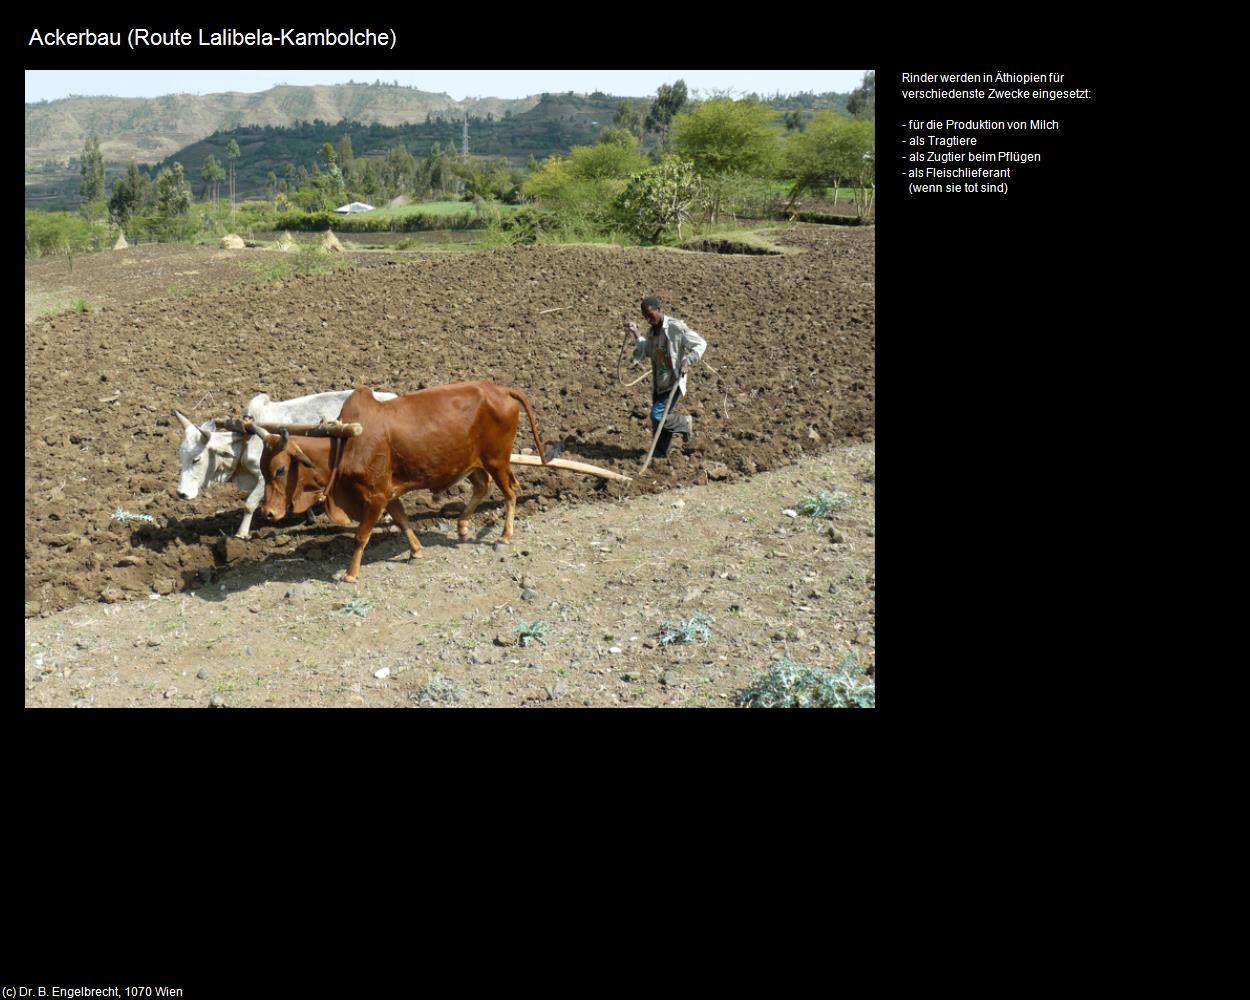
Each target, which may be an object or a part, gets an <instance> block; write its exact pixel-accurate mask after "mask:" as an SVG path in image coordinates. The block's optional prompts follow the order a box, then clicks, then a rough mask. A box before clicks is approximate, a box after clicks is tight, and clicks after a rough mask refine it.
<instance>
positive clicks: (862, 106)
mask: <svg viewBox="0 0 1250 1000" xmlns="http://www.w3.org/2000/svg"><path fill="white" fill-rule="evenodd" d="M846 110H847V111H849V112H850V113H851V114H852V115H854V116H855V117H856V118H867V119H868V120H869V121H876V120H877V71H876V70H875V69H870V70H868V72H866V73H865V74H864V82H863V83H861V84H860V85H859V87H858V88H856V89H855V90H853V91H851V96H850V97H849V98H848V99H847V102H846Z"/></svg>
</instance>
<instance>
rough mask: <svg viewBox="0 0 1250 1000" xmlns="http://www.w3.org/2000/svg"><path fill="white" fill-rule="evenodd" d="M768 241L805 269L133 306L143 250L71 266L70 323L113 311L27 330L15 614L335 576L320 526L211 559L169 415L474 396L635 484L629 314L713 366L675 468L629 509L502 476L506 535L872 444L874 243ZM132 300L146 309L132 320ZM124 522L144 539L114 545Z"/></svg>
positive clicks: (500, 277) (208, 294)
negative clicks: (365, 399) (514, 488)
mask: <svg viewBox="0 0 1250 1000" xmlns="http://www.w3.org/2000/svg"><path fill="white" fill-rule="evenodd" d="M777 241H778V243H780V244H782V245H789V246H791V247H794V248H795V249H798V250H801V251H802V252H800V253H795V254H791V255H786V256H773V257H759V256H751V257H738V256H725V255H717V254H695V253H682V252H673V251H664V250H642V249H619V248H610V247H604V248H597V247H536V248H526V249H508V250H495V251H489V252H484V253H479V254H471V255H455V256H444V257H433V258H420V259H411V258H409V259H405V260H404V261H402V262H400V261H396V260H395V259H394V258H390V259H389V260H387V261H386V262H384V263H383V262H379V261H378V258H372V259H371V264H372V265H374V266H369V267H366V268H363V269H357V270H355V271H350V272H339V273H335V274H329V275H320V276H314V277H309V278H304V279H298V280H293V281H286V282H270V283H256V279H255V276H254V275H251V272H249V271H247V270H246V269H244V268H240V266H239V264H238V262H237V260H236V258H234V257H230V256H223V255H222V253H223V252H222V251H218V250H213V249H203V250H196V251H186V253H188V254H199V255H200V259H198V260H190V261H185V260H184V261H182V262H181V263H180V264H168V263H167V264H164V265H162V266H168V267H171V268H176V269H178V270H181V271H182V272H188V271H193V272H196V274H184V275H183V276H184V277H185V278H187V279H188V280H189V281H193V283H192V284H189V285H188V286H187V287H186V288H179V289H178V290H177V291H176V292H170V291H169V290H167V289H166V288H165V286H163V285H152V284H151V283H150V282H149V283H148V284H144V281H145V276H144V275H143V272H144V270H145V269H147V268H148V266H147V265H145V264H144V263H143V261H144V258H143V256H142V253H143V250H145V249H146V248H141V249H140V252H139V253H138V254H135V255H133V256H131V257H129V258H127V257H126V253H127V251H121V252H118V253H115V254H102V255H97V257H95V258H92V260H91V261H90V263H89V264H87V265H81V266H79V265H76V271H77V273H76V274H75V275H74V279H75V282H76V283H78V284H77V287H78V288H82V287H84V286H83V284H82V283H83V282H90V281H95V280H98V281H99V282H100V291H101V294H100V296H99V298H98V299H93V298H92V297H91V296H90V295H88V296H87V298H88V301H89V302H90V301H105V302H107V303H111V304H110V305H108V306H106V308H104V309H103V310H102V311H98V312H91V313H86V314H78V313H73V314H65V315H62V316H59V317H56V318H52V319H37V320H34V321H31V322H28V323H27V325H26V330H25V338H26V344H25V346H26V369H25V383H26V384H25V407H26V410H25V418H26V430H25V434H26V439H25V445H26V483H25V503H26V526H25V543H26V595H25V596H26V614H27V616H28V617H29V616H31V615H38V614H46V613H48V612H50V611H54V610H58V609H62V608H66V607H69V606H71V605H74V604H77V603H79V602H82V601H94V600H97V599H100V598H103V599H105V600H107V601H117V600H125V599H130V598H135V597H141V596H145V595H147V594H148V593H150V592H152V591H154V590H155V591H157V592H165V593H168V592H171V591H172V592H176V591H180V590H184V589H187V588H189V587H195V586H199V585H200V584H201V583H202V582H203V581H204V579H206V578H210V577H212V575H213V574H214V573H215V572H218V571H219V570H220V569H221V567H223V566H224V565H226V564H227V563H230V562H238V561H240V560H246V561H247V562H248V563H256V562H263V561H264V560H265V559H267V558H269V557H270V556H275V555H279V554H281V553H284V552H289V551H291V546H292V545H298V546H300V547H301V551H303V552H305V553H306V554H307V556H308V557H310V558H313V559H328V560H329V561H328V562H327V563H326V573H325V576H326V578H327V579H328V578H329V575H330V573H331V572H332V571H333V569H337V568H341V566H342V564H343V563H344V562H345V558H344V553H345V552H346V551H350V547H351V545H350V541H349V537H350V536H349V533H348V532H346V531H345V530H344V529H338V528H334V527H332V526H330V525H328V523H327V522H325V521H324V520H323V521H322V522H320V523H319V524H316V525H312V526H304V525H301V524H295V523H294V522H293V521H292V522H291V523H288V524H284V525H283V526H282V527H281V528H280V529H278V528H275V527H273V526H272V525H269V524H267V523H265V522H264V521H263V520H261V519H259V517H258V520H257V522H256V523H255V524H254V528H255V529H258V530H254V531H253V536H252V538H251V539H250V540H248V541H247V542H239V541H236V540H229V539H228V538H227V536H230V535H232V534H233V532H234V530H235V529H236V528H237V527H238V522H239V519H240V516H241V505H242V494H240V493H239V492H238V491H237V490H234V489H233V487H218V488H217V489H216V490H215V491H210V493H209V494H208V495H207V496H204V495H202V496H200V497H199V498H197V499H196V500H193V501H185V502H184V501H180V500H178V499H177V498H176V497H175V496H174V495H173V489H174V487H175V486H176V484H177V478H178V454H177V451H178V440H179V437H180V428H178V425H177V423H176V421H175V419H174V417H173V414H172V410H173V408H174V407H175V406H177V407H179V408H180V409H182V410H183V411H184V412H186V413H188V414H189V415H191V416H192V417H193V418H194V419H196V420H203V419H205V418H206V417H208V416H220V415H224V414H227V413H238V412H240V411H241V410H242V408H243V406H244V405H245V403H246V402H247V400H248V399H249V398H250V397H251V396H252V395H253V394H255V393H256V392H261V391H265V392H268V393H270V394H271V395H272V396H273V397H274V398H275V399H282V398H287V397H290V396H296V395H302V394H304V393H309V392H317V391H322V390H327V389H336V388H346V387H349V386H351V385H354V384H356V383H362V382H363V383H365V384H367V385H370V386H372V387H374V388H381V389H389V390H391V391H396V392H403V391H409V390H413V389H418V388H422V387H424V386H429V385H436V384H441V383H445V382H451V381H456V380H459V379H479V378H484V379H490V380H493V381H496V382H500V383H502V384H507V385H512V386H515V387H517V388H520V389H522V390H523V391H524V392H526V393H527V395H528V396H529V398H530V399H531V401H532V402H533V404H534V409H535V412H536V414H537V417H538V422H539V430H540V432H541V434H542V436H543V438H544V440H547V441H553V440H556V439H563V440H564V441H565V442H566V445H567V451H566V457H574V458H582V459H585V460H586V461H590V462H594V463H596V464H600V465H605V466H607V467H609V468H612V469H614V470H616V471H619V472H623V473H626V474H632V473H633V472H634V470H635V469H636V468H637V466H638V464H639V462H640V461H641V458H642V455H643V454H644V453H645V449H646V445H647V443H648V435H647V428H648V424H647V420H646V412H647V404H648V403H649V397H648V387H647V383H646V382H645V381H644V382H643V383H641V384H640V385H638V386H635V387H633V388H631V389H625V388H622V387H621V386H620V385H618V384H617V376H616V357H617V354H618V351H619V349H620V344H621V339H622V333H621V326H622V324H623V323H624V322H625V321H627V320H631V319H635V316H636V312H637V303H638V301H639V300H640V299H641V298H642V296H644V295H648V294H653V295H657V296H659V297H660V299H661V300H662V301H663V303H664V305H665V308H666V311H668V312H670V313H672V314H673V315H676V316H679V317H681V318H682V319H684V320H686V321H687V322H688V323H689V324H690V325H691V326H692V327H693V328H694V329H695V330H697V331H698V332H699V333H701V334H702V335H703V336H704V337H706V338H707V340H708V342H709V348H708V351H707V354H706V356H705V357H706V360H707V361H708V362H709V363H710V365H711V366H712V367H713V368H715V369H716V373H717V374H713V373H712V372H711V371H710V370H709V369H708V368H707V367H701V368H697V369H696V370H695V372H694V374H693V375H692V377H691V380H692V385H691V396H690V405H689V408H688V412H690V413H691V414H692V415H693V416H694V418H695V425H696V435H695V438H694V440H692V442H691V444H690V449H689V451H688V452H687V453H686V454H684V455H677V457H676V458H675V459H674V460H673V461H672V462H671V463H670V464H669V466H668V467H667V468H660V469H658V470H657V471H658V474H657V475H656V476H655V477H653V478H650V479H648V480H643V481H639V480H636V481H635V482H634V483H633V484H631V485H630V486H629V487H620V486H618V485H615V484H614V485H612V486H604V485H602V484H601V483H600V482H599V481H597V480H592V479H586V478H582V477H575V476H572V475H567V474H559V473H544V472H540V471H538V470H533V469H528V468H527V469H524V470H521V471H519V472H518V476H519V478H520V479H521V483H522V494H521V500H522V502H521V505H520V507H519V509H518V515H519V518H522V519H523V518H524V517H525V516H526V514H527V512H528V513H532V512H534V511H535V510H536V509H546V508H548V507H555V506H557V505H566V504H567V505H572V504H577V503H581V502H586V501H593V500H596V499H598V498H601V497H615V496H621V495H628V494H631V493H639V492H656V491H659V490H663V489H666V488H669V487H671V486H677V485H690V484H695V483H704V482H705V481H706V478H707V475H708V473H709V472H711V473H712V474H713V475H717V474H723V475H725V476H727V478H728V479H730V480H734V479H737V478H740V477H742V476H745V475H751V474H754V473H756V472H760V471H764V470H767V469H772V468H776V467H778V466H779V465H783V464H786V463H788V462H790V461H793V460H795V459H797V458H799V457H801V456H803V455H804V454H810V453H812V452H819V451H823V450H825V449H827V448H828V447H829V446H831V445H833V444H845V443H853V442H856V441H864V440H872V437H873V427H874V399H873V396H874V392H875V362H874V353H875V320H874V304H873V303H874V288H873V282H874V261H873V254H874V232H873V230H872V229H871V228H867V229H849V230H843V229H840V228H836V227H819V226H797V227H794V228H793V229H792V230H791V231H790V232H789V233H788V234H787V235H785V236H781V237H779V238H778V240H777ZM262 252H263V251H235V252H232V253H234V254H236V255H237V258H238V259H243V258H245V257H246V256H247V255H249V254H251V255H253V256H254V255H255V254H258V253H262ZM153 256H154V257H155V256H156V255H153ZM127 261H131V262H132V263H127ZM134 261H139V263H138V264H135V263H133V262H134ZM197 265H198V266H197ZM41 266H43V265H35V267H34V268H28V272H27V296H28V300H29V298H30V296H31V294H32V287H33V288H35V290H36V291H35V293H36V294H48V295H50V296H51V295H53V294H54V289H53V288H52V283H53V282H54V281H56V280H58V279H57V278H56V276H55V274H54V272H51V271H49V275H48V277H47V278H44V277H43V276H42V275H41V274H40V273H39V271H38V268H39V267H41ZM152 266H155V265H152ZM89 274H90V275H95V277H88V276H87V275H89ZM130 275H136V277H134V278H133V279H131V278H130V277H129V276H130ZM240 281H242V282H243V283H242V284H240V283H239V282H240ZM128 282H133V284H134V286H135V289H134V290H133V291H128V290H127V289H128ZM41 283H42V284H41ZM145 289H149V290H151V291H152V292H153V293H154V294H156V295H160V296H163V297H160V298H151V299H149V300H148V301H140V300H141V299H144V298H147V297H148V296H147V295H146V294H145ZM171 294H173V295H176V297H170V296H171ZM546 310H551V311H546ZM639 373H640V370H638V369H634V370H632V371H630V373H629V375H628V377H630V378H632V377H634V376H635V375H637V374H639ZM110 397H112V398H110ZM101 400H106V401H104V402H101ZM526 439H528V434H527V435H526ZM525 443H526V441H522V440H520V439H518V447H521V446H523V445H524V444H525ZM719 466H724V467H725V470H727V472H726V471H723V470H720V469H719V468H718V467H719ZM499 500H500V498H499V496H498V493H497V491H495V490H494V489H493V487H492V493H491V495H490V498H489V500H488V501H487V502H486V503H485V504H484V505H483V507H482V508H481V509H480V511H479V513H478V515H477V517H476V524H475V530H476V529H479V528H481V527H482V526H484V525H485V524H487V523H489V522H490V521H491V520H492V519H494V518H497V517H499V516H500V514H501V512H502V505H501V503H500V502H499ZM406 507H407V508H408V510H409V512H410V514H411V515H412V517H413V519H414V527H415V528H416V529H417V532H418V534H424V533H426V532H430V531H436V530H438V528H437V522H438V520H439V512H438V509H437V508H436V507H433V506H431V505H430V503H429V495H428V494H426V493H421V494H412V495H410V496H409V497H408V498H407V499H406ZM119 509H121V510H125V511H129V512H132V513H143V514H147V515H150V516H152V517H154V518H155V519H156V522H157V523H156V524H155V525H153V526H146V525H138V524H136V523H120V522H118V521H116V520H114V519H113V517H112V515H113V512H114V511H116V510H119ZM493 530H494V531H496V532H497V530H498V528H497V527H495V528H494V529H493ZM487 537H493V536H492V535H490V534H488V535H487ZM310 542H312V543H314V544H311V545H310V544H309V543H310ZM369 568H370V567H369V563H368V560H367V559H366V564H365V572H366V573H368V572H369Z"/></svg>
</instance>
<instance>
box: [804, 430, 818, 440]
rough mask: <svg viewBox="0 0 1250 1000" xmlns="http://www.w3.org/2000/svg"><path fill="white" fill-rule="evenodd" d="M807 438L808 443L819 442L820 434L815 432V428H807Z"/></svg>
mask: <svg viewBox="0 0 1250 1000" xmlns="http://www.w3.org/2000/svg"><path fill="white" fill-rule="evenodd" d="M807 437H808V440H809V441H819V440H820V434H819V433H817V431H816V428H815V427H809V428H808V429H807Z"/></svg>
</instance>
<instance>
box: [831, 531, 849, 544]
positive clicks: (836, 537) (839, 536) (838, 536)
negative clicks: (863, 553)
mask: <svg viewBox="0 0 1250 1000" xmlns="http://www.w3.org/2000/svg"><path fill="white" fill-rule="evenodd" d="M829 541H831V542H833V543H834V544H835V545H837V544H838V543H840V542H845V541H846V535H844V534H843V533H842V532H840V531H839V530H838V529H837V528H833V527H831V528H830V529H829Z"/></svg>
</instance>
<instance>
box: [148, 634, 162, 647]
mask: <svg viewBox="0 0 1250 1000" xmlns="http://www.w3.org/2000/svg"><path fill="white" fill-rule="evenodd" d="M160 644H161V639H160V638H159V637H158V636H155V635H154V636H152V638H151V639H149V640H148V645H149V646H151V647H152V648H153V649H155V648H156V647H157V646H159V645H160Z"/></svg>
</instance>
